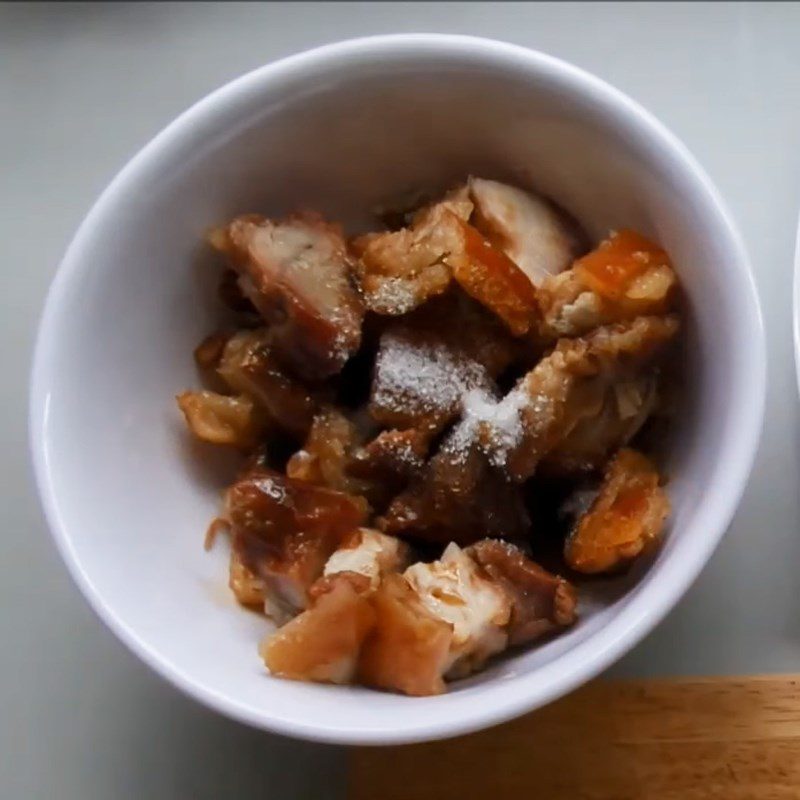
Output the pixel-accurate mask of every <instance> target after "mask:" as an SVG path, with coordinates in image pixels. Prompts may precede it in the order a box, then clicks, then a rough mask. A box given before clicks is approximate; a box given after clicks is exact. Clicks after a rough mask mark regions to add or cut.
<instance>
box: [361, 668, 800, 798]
mask: <svg viewBox="0 0 800 800" xmlns="http://www.w3.org/2000/svg"><path fill="white" fill-rule="evenodd" d="M401 776H402V777H401ZM349 777H350V782H349V794H348V797H349V800H375V799H376V798H378V799H379V800H400V799H401V798H402V799H403V800H434V799H435V800H449V798H458V800H470V798H489V800H507V799H508V800H511V798H514V800H519V799H520V798H526V797H530V798H536V800H717V799H718V798H719V800H723V799H724V800H798V798H800V676H781V677H776V676H770V677H763V678H760V677H754V678H753V677H748V678H741V679H737V678H729V679H728V678H713V679H691V680H688V679H687V680H657V681H655V680H654V681H597V682H595V683H592V684H590V685H588V686H586V687H584V688H583V689H580V690H579V691H577V692H575V693H574V694H572V695H570V696H569V697H566V698H564V699H562V700H560V701H558V702H557V703H554V704H553V705H551V706H548V707H547V708H543V709H541V710H539V711H536V712H534V713H532V714H529V715H528V716H526V717H523V718H522V719H519V720H516V721H514V722H510V723H507V724H505V725H502V726H499V727H496V728H492V729H489V730H487V731H482V732H481V733H477V734H473V735H470V736H465V737H462V738H460V739H451V740H447V741H443V742H433V743H430V744H423V745H410V746H406V747H390V748H360V749H357V750H354V751H352V754H351V763H350V776H349Z"/></svg>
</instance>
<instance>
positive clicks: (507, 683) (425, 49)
mask: <svg viewBox="0 0 800 800" xmlns="http://www.w3.org/2000/svg"><path fill="white" fill-rule="evenodd" d="M387 51H391V55H392V56H393V57H399V56H403V55H405V56H413V55H414V54H415V53H417V54H421V55H426V56H429V57H432V56H436V57H453V58H455V59H463V60H465V61H466V60H470V59H472V60H474V61H475V62H476V63H477V64H479V65H480V64H484V65H492V64H495V65H498V64H502V65H504V66H506V67H510V68H514V69H516V70H517V71H518V72H519V73H520V75H523V76H524V75H525V74H527V75H529V76H533V75H537V74H538V75H542V74H546V75H548V76H550V77H551V78H557V79H558V80H559V81H561V82H564V83H567V84H569V87H570V90H571V91H574V92H575V93H576V94H579V95H585V96H591V97H592V100H593V102H595V103H598V104H599V105H601V106H604V107H605V108H607V109H608V110H609V111H610V113H611V114H612V115H613V117H614V118H615V124H620V125H621V124H623V123H624V124H627V125H630V126H631V128H632V129H638V130H639V131H641V132H643V133H644V135H646V136H647V137H648V138H649V139H650V140H652V141H654V142H655V143H656V144H657V146H658V147H659V149H660V150H661V151H662V152H663V153H664V154H666V155H667V156H668V157H669V158H671V160H672V161H673V162H674V163H675V164H676V166H677V168H679V169H680V170H681V171H682V172H684V173H685V174H686V175H689V176H691V181H692V184H693V188H694V190H695V191H696V192H697V193H698V194H700V195H702V196H703V198H704V200H705V203H706V205H707V207H708V208H709V215H710V216H711V217H713V216H714V215H716V217H717V219H718V222H719V228H720V231H721V232H723V234H724V235H725V236H726V237H727V239H728V246H729V249H730V252H731V253H732V255H733V256H734V258H732V260H731V263H729V264H727V265H726V268H727V269H728V271H729V274H731V273H733V274H734V275H735V279H736V280H738V285H739V290H738V291H739V295H740V296H739V301H738V302H739V304H740V305H741V307H742V309H744V311H745V314H744V318H745V323H746V324H747V325H748V327H749V330H748V334H749V339H750V346H749V350H748V352H747V353H744V354H743V358H747V359H748V361H749V367H750V369H751V372H752V376H751V380H750V381H749V383H748V385H747V392H748V394H747V396H746V397H742V399H741V400H740V401H739V405H740V409H739V411H740V414H739V419H738V423H739V425H738V427H737V430H736V433H737V442H738V443H737V449H736V454H737V458H735V459H732V461H731V463H729V464H726V470H727V472H726V481H725V485H726V491H725V492H724V493H722V492H716V493H714V496H713V501H714V506H713V509H710V510H709V509H708V508H706V511H705V515H706V516H707V517H709V522H710V524H709V527H708V529H707V530H708V533H707V534H706V535H705V537H704V538H703V539H698V540H696V541H695V547H694V549H693V550H692V557H691V559H690V560H689V561H688V562H687V561H684V562H682V563H681V565H680V569H674V568H673V569H671V570H667V567H668V566H670V564H669V563H667V564H665V565H664V572H665V574H666V573H667V572H669V577H670V580H669V581H667V580H666V579H665V580H664V581H662V585H661V588H660V589H658V591H650V592H646V591H644V592H642V595H641V596H640V597H637V598H636V602H631V603H628V604H626V605H625V606H624V607H623V608H621V609H620V611H619V613H618V614H617V615H616V616H615V617H614V619H612V620H611V621H610V622H608V623H607V624H606V625H605V626H604V627H603V628H602V629H600V630H598V631H596V632H595V633H593V634H592V635H590V636H588V637H587V639H586V640H584V641H582V642H579V643H578V644H577V645H576V646H575V647H574V648H571V649H570V650H568V651H567V652H565V653H563V654H562V655H560V656H559V657H558V658H556V659H555V660H554V662H552V663H551V664H549V665H545V666H544V667H542V668H540V669H539V670H538V671H537V672H536V673H535V674H534V675H520V676H515V677H513V678H510V679H507V680H504V681H503V682H502V685H500V684H498V683H496V682H495V683H488V684H486V685H484V686H481V687H477V688H478V689H479V690H480V693H481V702H478V703H474V704H473V705H472V706H470V710H469V713H468V714H467V715H461V716H454V715H453V714H450V715H449V716H448V715H445V714H442V713H439V712H438V711H437V710H436V709H435V708H431V709H430V712H431V713H430V714H419V715H418V719H417V720H416V721H415V722H414V724H413V725H407V726H406V727H404V728H402V729H397V727H396V726H393V725H392V724H391V722H389V724H387V725H386V726H385V727H381V728H368V729H360V728H356V727H353V726H351V727H348V726H347V725H343V724H341V723H336V724H334V723H331V724H328V725H324V724H322V723H320V722H313V721H307V720H298V719H294V718H286V717H278V716H276V715H274V714H271V713H270V711H269V709H264V708H254V707H251V706H248V705H246V704H244V703H241V702H238V701H236V700H234V699H232V698H230V697H227V696H224V695H222V694H220V693H219V692H217V691H215V690H212V689H209V688H208V687H207V686H205V685H203V684H202V683H200V682H198V681H197V680H195V679H194V678H193V677H192V676H191V675H190V674H187V673H186V672H184V671H182V670H180V669H178V668H176V667H175V666H173V665H172V664H170V663H168V662H166V661H165V660H164V659H163V658H162V657H161V656H160V655H159V653H158V652H157V651H156V650H155V649H153V648H152V647H151V646H150V645H149V644H148V643H147V642H146V641H145V640H144V639H143V638H140V636H139V635H138V634H137V633H136V631H135V630H133V629H132V628H130V627H129V626H128V624H127V623H126V622H125V621H124V620H123V619H121V618H119V617H118V616H117V615H116V613H115V612H114V610H113V609H112V608H111V607H110V606H109V605H107V604H106V602H105V601H104V599H103V597H102V595H101V594H100V593H99V591H98V590H96V589H95V587H94V585H93V583H92V579H91V577H90V576H89V575H88V574H87V573H86V572H85V571H84V569H83V567H82V565H81V563H80V561H79V559H78V557H77V554H76V552H75V550H74V547H73V544H72V541H71V537H70V534H69V531H68V526H67V524H66V521H65V520H64V519H62V517H61V515H60V512H59V506H58V503H57V499H56V493H55V491H54V487H53V485H52V483H51V478H50V474H49V465H48V463H47V454H46V448H45V446H44V444H45V439H46V433H45V429H46V424H47V416H48V405H49V396H48V367H49V364H50V363H51V361H52V359H51V358H50V356H49V353H50V351H51V350H52V342H53V341H54V339H55V338H56V336H55V334H56V328H57V321H58V308H59V306H60V305H61V301H62V295H63V294H64V292H65V289H66V287H67V286H68V285H70V283H71V281H72V280H73V276H74V275H76V274H77V273H78V270H79V266H80V263H81V257H80V254H81V251H82V250H83V248H84V243H85V242H88V241H89V240H90V238H91V237H92V236H93V231H94V228H95V225H96V222H97V221H98V220H99V219H101V218H102V217H103V215H104V212H105V209H106V207H107V206H109V205H111V203H112V200H113V199H114V198H116V197H117V195H120V194H123V193H124V192H125V189H126V185H127V184H128V182H129V181H130V180H131V179H132V178H133V176H134V175H135V174H136V173H137V171H139V170H140V168H143V167H144V166H145V165H146V164H147V162H148V161H149V160H150V159H151V158H152V157H154V156H155V155H156V154H158V153H159V152H161V151H162V150H164V149H165V148H169V146H170V145H171V144H173V143H174V142H175V141H176V140H178V139H180V138H181V137H183V136H184V135H185V134H186V131H187V130H188V129H190V128H191V127H192V126H194V125H195V124H197V123H200V122H202V121H206V120H208V119H209V118H214V117H216V116H218V115H219V114H220V113H221V112H223V111H224V109H225V105H226V102H229V101H233V100H235V99H236V98H239V97H241V96H242V95H245V96H246V95H247V94H248V93H249V92H250V91H252V90H253V89H257V88H259V87H261V86H262V85H263V84H265V83H268V82H270V81H271V80H272V79H273V78H275V77H278V76H281V75H286V74H290V73H294V72H298V71H306V70H308V71H311V72H319V71H320V70H321V69H323V68H324V67H325V66H326V65H329V64H332V63H335V62H336V61H338V60H340V59H342V58H348V57H351V58H352V57H361V58H364V57H372V58H382V57H385V56H386V54H387ZM798 291H800V289H798V285H797V284H796V287H795V293H796V294H797V292H798ZM797 326H800V323H797V321H796V328H795V337H796V340H798V347H800V339H798V337H800V328H798V327H797ZM765 393H766V343H765V337H764V328H763V321H762V316H761V309H760V304H759V298H758V293H757V290H756V285H755V281H754V278H753V274H752V270H751V269H750V266H749V261H748V258H747V253H746V251H745V247H744V244H743V241H742V239H741V236H740V234H739V233H738V231H737V229H736V227H735V225H734V222H733V220H732V217H731V215H730V213H729V212H728V210H727V208H726V206H725V203H724V202H723V200H722V198H721V197H720V195H719V193H718V192H717V190H716V188H715V187H714V185H713V184H712V182H711V180H710V179H709V177H708V176H707V175H706V173H705V171H704V170H703V169H702V167H701V166H700V165H699V163H698V162H697V161H696V160H695V158H694V157H693V156H692V154H691V153H690V152H689V150H688V149H687V148H686V147H685V145H683V143H682V142H680V141H679V140H678V139H677V138H676V137H675V136H674V135H673V134H672V133H671V132H670V131H669V130H667V128H666V127H665V126H664V125H663V124H662V123H660V122H659V121H658V120H657V119H656V118H655V117H654V116H653V115H652V114H651V113H650V112H648V111H646V110H645V109H644V108H642V107H641V106H640V105H639V104H638V103H636V102H635V101H634V100H632V99H631V98H629V97H628V96H627V95H625V94H623V93H622V92H621V91H619V90H618V89H616V88H614V87H613V86H611V85H610V84H608V83H606V82H605V81H603V80H601V79H600V78H598V77H596V76H594V75H592V74H591V73H589V72H586V71H585V70H583V69H581V68H579V67H576V66H574V65H572V64H570V63H568V62H565V61H563V60H561V59H559V58H556V57H554V56H551V55H547V54H545V53H542V52H540V51H537V50H532V49H529V48H525V47H522V46H519V45H515V44H510V43H507V42H502V41H497V40H493V39H486V38H482V37H474V36H463V35H452V34H436V33H411V34H390V35H381V36H369V37H363V38H357V39H348V40H345V41H340V42H335V43H332V44H327V45H323V46H321V47H317V48H314V49H311V50H307V51H304V52H301V53H297V54H295V55H291V56H288V57H286V58H283V59H280V60H278V61H275V62H272V63H269V64H266V65H263V66H261V67H258V68H256V69H255V70H253V71H251V72H248V73H246V74H244V75H242V76H240V77H238V78H235V79H234V80H232V81H230V82H229V83H227V84H225V85H224V86H222V87H221V88H219V89H216V90H215V91H213V92H211V93H210V94H208V95H206V96H205V97H204V98H202V99H201V100H199V101H198V102H197V103H195V104H194V105H192V106H191V107H190V108H189V109H188V110H186V111H184V112H183V113H182V114H180V115H179V116H178V117H177V118H176V119H175V120H173V121H172V122H171V123H169V124H168V125H167V126H166V127H165V128H164V129H163V130H161V131H160V132H159V133H158V134H156V136H155V137H153V138H152V139H151V140H150V141H149V142H148V143H147V144H145V146H144V147H143V148H142V149H141V150H140V151H139V152H138V153H137V154H136V155H135V156H134V157H133V158H132V159H131V160H130V161H129V162H128V163H127V164H126V165H125V166H124V167H123V168H122V169H121V170H120V171H119V173H118V174H117V175H116V176H115V177H114V178H113V180H112V181H111V182H110V183H109V185H108V186H107V187H106V189H105V190H104V191H103V192H102V193H101V195H100V196H99V198H98V199H97V200H96V201H95V203H94V205H93V206H92V208H91V210H90V211H89V213H88V214H87V216H86V217H85V218H84V220H83V222H82V223H81V225H80V227H79V228H78V230H77V232H76V234H75V235H74V237H73V239H72V241H71V242H70V244H69V246H68V248H67V250H66V253H65V255H64V257H63V259H62V261H61V263H60V265H59V267H58V270H57V272H56V275H55V277H54V279H53V281H52V283H51V286H50V288H49V290H48V292H47V297H46V301H45V304H44V309H43V312H42V314H41V317H40V321H39V326H38V333H37V336H36V343H35V349H34V357H33V362H32V369H31V376H30V402H29V446H30V451H31V457H32V462H33V468H34V475H35V482H36V486H37V489H38V493H39V497H40V502H41V504H42V507H43V510H44V514H45V518H46V521H47V524H48V528H49V530H50V532H51V534H52V536H53V539H54V540H55V543H56V546H57V547H58V549H59V551H60V553H61V556H62V558H63V559H64V561H65V563H66V565H67V568H68V570H69V572H70V574H71V575H72V578H73V580H74V581H75V583H76V584H77V585H78V587H79V589H80V590H81V592H82V594H83V595H84V597H85V598H86V599H87V601H88V602H89V605H90V606H91V607H92V609H93V610H94V611H95V613H96V614H97V615H98V616H99V617H100V619H101V620H102V621H103V622H104V623H105V624H106V625H107V626H108V627H109V628H110V629H111V630H112V631H113V632H114V633H115V634H116V636H117V637H118V638H119V639H120V640H121V641H122V642H123V643H124V644H125V645H126V646H127V647H128V649H130V650H131V651H132V652H133V653H134V654H136V655H137V656H138V657H139V658H140V659H141V660H142V661H144V662H145V663H146V664H148V665H149V666H150V667H151V668H152V669H153V670H154V671H155V672H156V673H157V674H159V675H160V676H161V677H162V678H164V679H165V680H167V681H168V682H170V683H171V684H173V685H174V686H175V687H176V688H178V689H180V690H182V691H183V692H185V693H186V694H188V695H189V696H191V697H193V698H194V699H195V700H197V701H199V702H200V703H202V704H203V705H205V706H206V707H209V708H212V709H214V710H216V711H218V712H221V713H223V714H225V715H227V716H229V717H232V718H234V719H236V720H238V721H240V722H244V723H246V724H248V725H251V726H254V727H257V728H261V729H264V730H269V731H273V732H277V733H281V734H284V735H289V736H294V737H299V738H304V739H309V740H315V741H322V742H329V743H344V744H401V743H409V742H416V741H423V740H430V739H436V738H444V737H448V736H455V735H459V734H463V733H468V732H471V731H475V730H478V729H480V728H484V727H488V726H490V725H495V724H499V723H500V722H503V721H505V720H508V719H510V718H513V717H515V716H518V715H520V714H522V713H525V712H527V711H530V710H532V709H534V708H536V707H538V706H541V705H544V704H545V703H548V702H551V701H552V700H555V699H557V698H559V697H561V696H563V695H564V694H566V693H567V692H569V691H571V690H573V689H574V688H576V687H577V686H579V685H580V684H582V683H584V682H585V681H587V680H589V679H591V678H593V677H595V676H596V675H598V674H599V673H600V672H601V671H602V670H604V669H605V668H606V667H608V666H609V665H610V664H611V663H613V662H614V661H615V660H616V659H618V658H619V657H621V656H622V655H623V654H624V653H625V652H627V651H628V650H629V649H630V648H632V647H633V646H634V645H635V644H637V643H638V642H639V641H641V639H642V638H644V636H646V635H647V634H648V633H649V632H650V631H651V630H652V629H653V628H654V627H655V626H656V625H657V624H658V623H659V622H660V621H661V620H662V619H663V618H664V617H665V616H666V614H667V613H668V612H669V611H670V610H671V609H672V608H673V606H674V605H675V604H676V603H677V602H678V600H679V599H680V598H681V597H682V596H683V595H684V593H685V592H686V590H687V589H688V588H689V586H690V585H691V584H692V583H693V582H694V580H695V579H696V577H697V575H698V574H699V572H700V570H701V569H702V568H703V566H704V565H705V564H706V562H707V561H708V559H709V557H710V556H711V553H712V552H713V550H714V549H715V548H716V546H717V544H718V543H719V541H720V539H721V538H722V536H723V535H724V533H725V531H726V530H727V528H728V526H729V524H730V521H731V519H732V517H733V514H734V512H735V510H736V507H737V506H738V503H739V500H740V498H741V495H742V493H743V491H744V488H745V485H746V482H747V479H748V477H749V474H750V471H751V469H752V465H753V462H754V458H755V454H756V450H757V446H758V442H759V439H760V434H761V429H762V425H763V416H764V402H765ZM709 503H710V501H709ZM701 510H702V509H700V508H699V509H698V510H697V511H696V512H695V517H697V516H699V515H700V514H701ZM712 512H713V513H712ZM673 566H674V565H673ZM650 588H651V587H649V586H648V587H646V589H650ZM553 666H555V667H557V669H551V670H550V671H549V672H547V675H546V679H544V678H543V676H542V673H543V672H546V671H547V670H548V667H553ZM526 679H527V680H526ZM409 702H415V701H414V700H413V699H411V700H409Z"/></svg>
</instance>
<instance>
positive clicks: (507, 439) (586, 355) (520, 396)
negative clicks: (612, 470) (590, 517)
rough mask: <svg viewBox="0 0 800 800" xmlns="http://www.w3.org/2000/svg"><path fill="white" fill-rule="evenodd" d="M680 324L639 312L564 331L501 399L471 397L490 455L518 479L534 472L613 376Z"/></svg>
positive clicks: (641, 359)
mask: <svg viewBox="0 0 800 800" xmlns="http://www.w3.org/2000/svg"><path fill="white" fill-rule="evenodd" d="M677 331H678V320H677V318H676V317H673V316H666V317H639V318H637V319H635V320H632V321H630V322H624V323H620V324H618V325H611V326H607V327H603V328H598V329H597V330H595V331H593V332H592V333H591V334H589V335H587V336H586V337H584V338H579V339H562V340H560V341H559V343H558V345H557V346H556V348H555V349H554V350H553V351H552V353H551V354H550V355H549V356H547V357H545V358H543V359H542V360H541V361H540V362H539V363H538V364H537V366H536V367H534V369H532V370H531V371H530V372H528V374H527V375H525V376H524V377H523V378H521V379H520V381H519V382H518V383H517V385H516V387H515V388H514V389H513V390H512V391H511V392H509V394H508V395H506V396H505V397H504V398H503V399H502V400H501V401H500V402H499V403H496V404H494V405H493V404H492V403H491V402H487V401H486V400H485V399H484V398H481V397H480V396H477V397H476V396H473V397H471V398H468V402H467V410H468V412H469V413H470V414H471V415H472V416H473V418H475V419H477V424H478V426H479V429H480V437H481V444H482V447H483V449H484V451H485V452H486V453H487V454H488V457H489V459H490V461H492V463H493V464H495V465H496V466H497V467H498V468H501V469H504V470H505V471H506V473H507V474H508V475H509V477H511V478H512V479H513V480H516V481H523V480H525V479H527V478H529V477H530V476H531V475H532V474H533V472H534V470H535V469H536V466H537V464H538V463H539V461H540V460H541V459H542V458H543V457H544V456H546V455H547V454H548V453H550V452H551V451H552V450H553V449H554V448H555V447H557V445H558V444H559V443H561V442H563V441H564V440H565V439H566V437H567V436H568V435H569V434H570V432H572V431H573V430H574V429H575V427H576V425H578V423H579V422H580V421H581V420H582V419H583V418H584V417H586V416H592V414H587V409H588V410H590V411H591V409H592V407H593V404H594V408H595V410H596V411H599V410H600V409H601V408H602V399H603V397H604V395H605V393H606V391H607V390H608V388H609V387H610V386H612V385H613V383H615V382H616V381H619V380H620V379H625V380H630V379H631V377H632V376H635V375H637V373H638V372H639V371H640V370H642V369H643V368H645V367H646V366H647V365H648V363H650V362H652V360H653V359H654V358H655V357H656V356H657V355H658V354H659V353H660V352H661V351H662V350H663V348H664V347H665V345H666V344H667V343H668V342H669V341H670V340H671V339H672V338H673V337H674V336H675V334H676V333H677ZM623 431H624V428H623Z"/></svg>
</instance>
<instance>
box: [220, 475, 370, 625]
mask: <svg viewBox="0 0 800 800" xmlns="http://www.w3.org/2000/svg"><path fill="white" fill-rule="evenodd" d="M366 512H367V508H366V503H365V502H364V500H363V499H362V498H358V497H353V496H351V495H348V494H345V493H343V492H337V491H333V490H331V489H327V488H324V487H321V486H315V485H313V484H310V483H306V482H304V481H297V480H292V479H291V478H287V477H286V476H284V475H281V474H280V473H277V472H273V471H272V470H269V469H266V468H264V467H256V468H254V469H252V470H250V471H249V472H247V473H246V474H245V475H244V476H242V477H241V478H240V479H239V480H238V481H236V482H235V483H234V484H233V485H232V486H231V487H230V488H229V489H228V491H227V492H226V495H225V513H224V519H225V520H226V521H227V522H228V524H229V526H230V528H231V532H232V534H233V549H234V551H235V553H236V555H237V557H238V558H240V559H241V561H242V563H243V564H244V565H245V566H246V567H247V568H248V569H249V570H250V571H251V572H252V573H254V574H255V575H256V576H257V577H258V578H260V579H261V580H263V581H264V585H265V587H266V598H265V611H266V613H267V615H268V616H270V617H272V618H273V619H275V620H276V622H279V623H280V622H284V621H286V620H287V619H289V618H290V617H291V616H293V615H294V614H296V613H297V612H298V611H300V610H302V609H303V608H305V606H306V603H307V592H308V589H309V587H310V586H311V584H312V583H313V582H314V581H315V580H316V579H317V578H319V577H320V575H322V571H323V568H324V566H325V562H326V561H327V560H328V558H329V557H330V555H331V553H333V551H334V550H336V548H337V547H339V546H340V544H341V543H342V541H343V540H344V538H345V536H346V535H347V534H349V533H350V532H351V531H352V530H354V529H355V528H358V527H359V526H360V525H361V524H363V522H364V521H365V519H366Z"/></svg>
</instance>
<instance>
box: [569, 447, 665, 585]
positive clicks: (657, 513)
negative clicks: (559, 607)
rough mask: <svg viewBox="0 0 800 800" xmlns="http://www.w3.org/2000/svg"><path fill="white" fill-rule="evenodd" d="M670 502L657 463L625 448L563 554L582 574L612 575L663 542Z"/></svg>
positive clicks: (570, 564)
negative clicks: (662, 533) (660, 484)
mask: <svg viewBox="0 0 800 800" xmlns="http://www.w3.org/2000/svg"><path fill="white" fill-rule="evenodd" d="M668 514H669V500H668V498H667V495H666V492H665V491H664V490H663V489H662V488H661V487H660V486H659V476H658V472H657V471H656V468H655V467H654V466H653V464H652V463H651V462H650V461H649V460H648V459H647V458H645V456H643V455H642V454H641V453H638V452H636V451H635V450H630V449H624V450H620V451H619V453H617V455H616V456H615V457H614V459H613V460H612V461H611V462H610V464H609V465H608V467H607V468H606V472H605V475H604V477H603V482H602V483H601V485H600V491H599V492H598V494H597V497H596V498H595V500H594V502H593V503H592V504H591V506H590V507H589V510H588V511H586V512H585V513H584V514H583V515H581V516H580V518H579V519H578V521H577V523H576V525H575V528H574V529H573V531H572V533H571V534H570V535H569V537H568V538H567V541H566V544H565V547H564V556H565V558H566V561H567V563H568V564H569V566H570V567H572V569H574V570H576V571H577V572H584V573H598V572H613V571H614V570H616V569H619V568H621V567H624V566H626V565H627V564H629V563H630V562H631V561H632V560H633V559H635V558H636V557H637V556H638V555H640V554H642V553H646V552H649V551H650V550H652V549H653V547H654V546H655V544H656V543H657V542H658V540H659V538H660V536H661V532H662V529H663V526H664V522H665V520H666V518H667V515H668Z"/></svg>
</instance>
